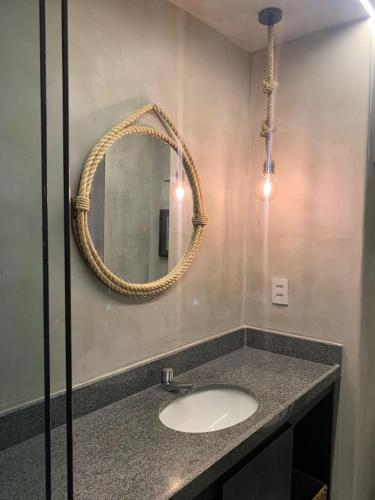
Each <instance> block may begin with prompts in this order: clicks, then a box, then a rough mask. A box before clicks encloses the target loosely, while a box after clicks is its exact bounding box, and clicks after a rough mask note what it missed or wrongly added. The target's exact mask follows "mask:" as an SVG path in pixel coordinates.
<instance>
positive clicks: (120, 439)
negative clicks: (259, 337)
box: [0, 347, 340, 500]
mask: <svg viewBox="0 0 375 500" xmlns="http://www.w3.org/2000/svg"><path fill="white" fill-rule="evenodd" d="M339 377H340V367H339V366H338V365H334V366H328V365H324V364H320V363H314V362H311V361H306V360H303V359H298V358H293V357H289V356H284V355H280V354H274V353H270V352H267V351H262V350H258V349H253V348H250V347H243V348H241V349H238V350H236V351H233V352H231V353H230V354H227V355H225V356H222V357H219V358H217V359H215V360H213V361H210V362H209V363H206V364H204V365H202V366H199V367H197V368H195V369H193V370H190V371H188V372H186V373H184V374H183V375H180V376H178V377H176V380H179V381H189V382H192V383H193V384H194V386H195V387H196V388H199V387H203V386H207V385H211V384H214V385H217V384H219V385H220V384H224V385H230V386H238V387H241V388H243V389H244V390H246V391H249V392H251V393H253V394H254V395H255V397H256V398H257V400H258V401H259V408H258V410H257V411H256V412H255V414H254V415H252V416H251V417H250V418H248V419H247V420H245V421H244V422H241V423H239V424H237V425H235V426H233V427H230V428H228V429H223V430H220V431H215V432H211V433H204V434H189V433H182V432H177V431H174V430H171V429H169V428H167V427H165V426H164V425H163V424H162V423H161V422H160V420H159V418H158V415H159V412H160V410H161V409H162V408H164V407H165V406H166V405H167V404H168V403H169V402H170V401H172V400H173V399H174V398H176V397H178V396H176V395H174V394H172V393H168V392H166V391H165V390H163V389H162V388H161V386H160V385H158V386H153V387H151V388H149V389H146V390H144V391H142V392H139V393H137V394H135V395H133V396H130V397H128V398H126V399H123V400H121V401H118V402H116V403H114V404H111V405H109V406H106V407H104V408H102V409H100V410H97V411H95V412H93V413H90V414H89V415H85V416H83V417H81V418H78V419H76V420H75V421H74V424H73V425H74V476H75V477H74V497H75V498H76V499H90V500H95V499H127V500H138V499H139V500H141V499H142V500H147V499H150V500H151V499H152V500H162V499H168V498H172V497H173V498H188V499H191V498H193V497H194V495H196V494H198V493H199V492H200V491H202V490H203V489H204V487H206V486H207V485H209V484H210V483H211V482H213V481H214V480H215V479H216V478H218V477H219V476H220V475H221V474H222V473H223V472H225V471H226V470H228V469H229V468H230V467H231V466H232V465H234V464H235V463H236V462H237V461H238V460H240V459H241V458H243V456H245V455H246V454H247V453H248V452H249V451H251V449H253V448H254V447H255V446H256V445H257V444H259V443H260V442H261V441H262V440H263V439H264V438H265V437H267V436H268V435H270V434H271V433H272V431H273V430H274V429H276V428H277V427H278V426H279V425H281V424H282V423H283V422H285V421H286V420H287V419H288V418H289V417H290V416H291V415H292V414H294V413H295V412H297V411H299V410H301V409H302V408H303V407H304V406H305V405H306V404H307V403H309V402H310V401H311V400H312V399H313V398H314V397H315V396H317V395H318V394H319V393H320V392H322V391H323V390H324V389H325V388H327V387H328V386H329V385H330V384H332V383H333V382H334V381H335V380H337V379H338V378H339ZM41 439H42V438H41V437H40V436H39V437H37V438H33V439H31V440H28V441H29V443H28V442H27V441H26V442H24V443H21V444H20V445H16V446H13V447H11V448H9V449H7V450H4V452H2V453H1V454H0V470H2V473H1V476H2V477H1V481H2V484H4V488H2V492H1V493H0V497H1V498H14V499H16V498H24V497H22V496H21V495H22V492H17V486H16V484H15V482H17V481H16V475H17V470H18V473H21V472H22V471H23V472H24V473H25V474H26V473H27V474H29V477H28V481H27V482H28V483H29V485H28V488H29V489H28V492H29V496H28V497H27V498H34V496H32V495H33V493H32V492H33V484H32V475H33V474H37V473H38V464H37V463H35V459H34V461H33V451H32V450H33V449H36V447H37V446H39V447H40V443H41ZM63 439H64V429H63V428H58V429H55V430H54V431H53V441H54V444H55V450H58V449H59V448H60V445H61V443H63ZM30 442H31V443H30ZM27 443H28V444H27ZM59 443H60V445H59ZM27 446H28V447H27ZM62 448H63V446H61V449H62ZM25 450H27V456H25ZM35 453H36V452H35V450H34V454H35ZM21 459H22V460H23V461H24V463H23V465H22V467H20V464H19V460H21ZM17 462H18V463H17ZM41 466H42V465H41ZM12 468H13V469H14V470H13V469H12ZM54 472H55V474H54V477H55V482H54V495H53V497H54V498H58V499H60V498H61V499H62V498H65V496H64V486H65V484H64V481H63V478H64V456H63V454H62V453H58V452H55V454H54ZM20 484H21V482H20ZM34 487H35V485H34ZM30 493H31V496H30ZM3 494H4V497H3V496H2V495H3ZM7 494H10V496H6V495H7ZM35 498H37V497H35Z"/></svg>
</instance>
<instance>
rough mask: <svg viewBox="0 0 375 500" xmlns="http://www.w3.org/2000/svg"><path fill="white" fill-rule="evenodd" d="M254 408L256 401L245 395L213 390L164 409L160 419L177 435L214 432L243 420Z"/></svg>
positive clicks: (180, 399)
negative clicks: (177, 433)
mask: <svg viewBox="0 0 375 500" xmlns="http://www.w3.org/2000/svg"><path fill="white" fill-rule="evenodd" d="M257 408H258V402H257V400H256V399H255V398H253V397H252V396H250V394H247V393H246V392H243V391H241V390H237V389H229V388H213V389H205V390H201V391H198V392H193V393H191V394H188V395H186V396H183V397H181V398H179V399H176V400H175V401H173V402H172V403H170V404H169V405H168V406H167V407H166V408H164V410H163V411H162V412H161V413H160V415H159V418H160V420H161V422H162V423H163V424H164V425H166V426H167V427H169V428H170V429H174V430H176V431H181V432H213V431H218V430H220V429H225V428H227V427H231V426H232V425H235V424H238V423H240V422H242V421H243V420H246V419H247V418H248V417H250V416H251V415H253V414H254V413H255V412H256V410H257Z"/></svg>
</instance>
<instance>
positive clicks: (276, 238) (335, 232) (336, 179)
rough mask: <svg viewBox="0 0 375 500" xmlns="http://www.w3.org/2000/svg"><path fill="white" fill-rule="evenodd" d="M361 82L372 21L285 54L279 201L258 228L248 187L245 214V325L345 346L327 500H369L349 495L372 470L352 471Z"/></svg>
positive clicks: (258, 63)
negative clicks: (284, 289)
mask: <svg viewBox="0 0 375 500" xmlns="http://www.w3.org/2000/svg"><path fill="white" fill-rule="evenodd" d="M348 48H350V50H349V49H348ZM264 60H265V58H264V53H257V54H254V55H253V57H252V61H251V103H250V113H251V124H252V127H253V131H252V137H251V152H250V158H251V164H250V169H249V185H250V186H255V184H256V181H257V178H259V176H260V173H261V165H262V162H263V159H264V146H263V142H262V140H261V138H260V137H259V135H258V134H259V127H258V124H260V123H261V120H262V119H263V115H264V102H263V99H262V97H261V89H260V81H261V79H262V77H263V75H264V71H265V68H264ZM369 76H370V27H369V23H368V22H363V23H359V24H355V25H351V26H346V27H343V28H341V29H337V30H331V31H327V32H322V33H317V34H315V35H312V36H309V37H306V38H303V39H299V40H296V41H293V42H290V43H286V44H284V45H283V46H282V47H281V49H280V53H279V72H278V79H279V82H280V89H279V91H278V93H277V108H276V109H277V113H276V120H277V127H278V129H277V134H276V136H275V154H274V157H275V161H276V165H277V167H278V168H277V172H278V177H279V194H278V197H277V198H276V199H275V200H274V201H272V203H271V205H270V211H269V214H266V213H264V212H263V207H262V206H260V207H258V212H259V217H260V220H261V227H259V226H258V221H257V217H256V207H255V206H256V202H255V198H254V189H252V190H251V192H250V205H249V209H248V212H249V226H248V227H249V232H248V244H247V262H248V266H247V293H246V321H247V323H248V324H250V325H253V326H257V327H261V328H270V329H275V330H282V331H285V332H291V333H294V334H297V335H304V336H311V337H314V338H319V339H324V340H329V341H333V342H339V343H342V344H344V347H345V351H344V373H343V382H342V393H341V411H340V419H339V428H338V434H337V446H336V454H335V485H336V487H335V492H334V498H335V499H340V500H346V499H354V498H355V499H358V500H369V499H370V496H369V489H368V484H367V485H366V486H365V487H364V489H363V490H362V493H361V495H357V494H356V493H355V492H356V491H357V490H356V488H357V487H358V488H361V487H360V486H359V485H360V484H361V482H363V480H364V477H365V475H366V476H367V480H369V470H368V469H367V470H366V472H365V469H363V468H362V467H360V466H359V465H360V455H361V453H362V451H361V450H360V449H358V441H357V439H358V435H359V428H360V422H361V419H362V416H363V412H362V410H361V409H360V408H361V407H360V406H359V403H360V401H361V398H360V390H359V387H360V381H361V380H362V379H364V378H366V376H365V375H364V374H363V376H362V378H361V372H362V370H361V363H360V358H361V357H362V356H363V355H364V352H362V351H361V349H363V346H362V345H361V343H360V332H361V314H362V313H361V306H362V304H361V287H362V283H361V278H362V276H361V266H362V250H363V248H362V247H363V235H364V233H363V218H364V202H365V180H366V158H367V137H368V114H369V112H368V104H369V82H370V78H369ZM372 259H373V256H372ZM371 262H372V261H371ZM367 265H368V266H371V264H370V260H369V261H368V264H367ZM372 270H373V268H372ZM273 276H278V277H287V278H289V287H290V290H289V295H290V296H289V299H290V303H289V306H288V307H285V306H276V305H272V303H271V279H272V277H273ZM373 296H374V295H373ZM368 340H369V338H368ZM372 415H373V414H372ZM371 423H372V424H373V421H372V422H371ZM369 425H370V422H367V429H368V427H369ZM356 452H357V455H358V457H356ZM364 457H366V459H367V460H368V454H367V455H366V454H363V458H364ZM367 467H370V464H369V463H368V464H367ZM356 485H358V486H356ZM358 491H359V490H358ZM365 492H366V493H365Z"/></svg>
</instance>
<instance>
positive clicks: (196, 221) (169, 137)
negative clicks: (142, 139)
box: [73, 104, 207, 297]
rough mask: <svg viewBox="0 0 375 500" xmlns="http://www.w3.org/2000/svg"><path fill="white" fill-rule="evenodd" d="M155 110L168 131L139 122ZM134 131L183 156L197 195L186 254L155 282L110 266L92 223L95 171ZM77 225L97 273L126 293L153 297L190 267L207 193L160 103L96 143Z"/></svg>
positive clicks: (88, 164) (80, 195)
mask: <svg viewBox="0 0 375 500" xmlns="http://www.w3.org/2000/svg"><path fill="white" fill-rule="evenodd" d="M149 112H153V113H155V115H156V116H157V117H158V119H159V120H160V122H161V124H162V125H163V127H164V128H165V130H166V131H167V133H165V132H163V131H161V130H158V129H156V128H153V127H150V126H146V125H135V122H136V121H137V120H138V119H139V118H141V117H142V116H143V115H145V114H147V113H149ZM131 134H142V135H151V136H153V137H155V138H157V139H159V140H161V141H163V142H165V143H166V144H168V145H169V146H170V147H172V148H173V149H174V150H175V151H176V152H177V153H178V154H179V155H180V156H181V158H182V163H183V166H184V169H185V172H186V176H187V178H188V181H189V184H190V187H191V190H192V195H193V217H192V227H193V230H192V235H191V239H190V242H189V245H188V248H187V249H186V251H185V253H184V254H183V256H182V257H181V259H180V261H179V262H178V263H177V265H176V266H175V267H174V268H173V269H171V270H170V271H169V272H168V274H167V275H165V276H163V277H162V278H160V279H158V280H156V281H153V282H151V283H129V282H127V281H125V280H123V279H121V278H119V277H118V276H116V275H115V274H114V273H112V271H111V270H110V269H108V268H107V267H106V265H105V264H104V262H103V260H102V259H101V257H100V256H99V254H98V253H97V251H96V249H95V246H94V244H93V241H92V238H91V234H90V230H89V225H88V213H89V211H90V195H91V188H92V183H93V179H94V175H95V172H96V170H97V168H98V167H99V165H100V162H101V161H102V159H103V157H104V155H105V153H106V152H107V151H108V150H109V149H110V147H111V146H112V145H113V144H114V143H115V142H116V141H117V140H118V139H120V138H121V137H124V136H127V135H131ZM74 209H75V210H74V213H73V228H74V233H75V235H76V238H77V241H78V245H79V248H80V250H81V253H82V255H83V256H84V258H85V259H86V261H87V262H88V264H89V266H90V267H91V269H92V270H93V271H94V273H95V274H96V276H97V277H98V278H99V279H100V280H101V281H103V282H104V283H105V284H106V285H108V286H109V287H110V288H111V289H113V290H115V291H116V292H118V293H121V294H124V295H132V296H142V297H146V296H150V295H151V296H152V295H157V294H159V293H161V292H163V291H164V290H166V289H168V288H169V287H170V286H172V285H173V284H174V283H175V282H176V281H177V280H179V279H180V278H181V277H182V275H183V274H184V273H185V272H186V270H187V269H188V267H189V266H190V264H191V262H192V260H193V258H194V257H195V255H196V253H197V251H198V247H199V245H200V242H201V240H202V235H203V230H204V226H205V225H206V224H207V216H206V214H205V209H204V202H203V195H202V190H201V185H200V181H199V177H198V172H197V169H196V166H195V163H194V160H193V158H192V155H191V153H190V151H189V149H188V147H187V145H186V144H185V142H184V140H183V139H182V137H181V136H180V134H179V132H178V131H177V128H176V126H175V125H174V123H173V122H172V120H171V119H170V118H169V117H168V116H167V115H166V113H165V112H164V111H163V110H162V109H161V108H160V107H159V106H158V105H156V104H148V105H146V106H144V107H143V108H141V109H139V110H138V111H136V112H135V113H134V114H133V115H131V116H130V117H129V118H127V119H126V120H124V121H122V122H120V123H118V124H117V125H115V126H114V127H113V128H112V129H111V130H109V132H107V133H106V134H105V135H104V136H103V137H102V138H101V139H100V141H99V142H98V143H97V144H96V145H95V146H94V148H93V149H92V151H91V153H90V154H89V156H88V158H87V160H86V163H85V165H84V167H83V170H82V174H81V180H80V185H79V190H78V194H77V197H76V199H75V203H74Z"/></svg>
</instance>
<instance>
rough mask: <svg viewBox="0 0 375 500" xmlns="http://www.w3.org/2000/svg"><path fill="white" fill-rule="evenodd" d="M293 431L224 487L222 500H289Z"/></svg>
mask: <svg viewBox="0 0 375 500" xmlns="http://www.w3.org/2000/svg"><path fill="white" fill-rule="evenodd" d="M292 455H293V428H290V429H288V430H287V431H285V432H284V433H283V434H282V435H281V436H279V437H278V438H276V439H275V440H274V441H273V442H272V443H271V444H270V445H269V446H267V448H265V449H264V450H263V451H261V452H260V453H259V455H257V456H256V457H255V458H253V459H252V460H251V461H250V462H249V463H248V464H247V465H245V467H243V469H241V470H240V471H239V472H237V474H235V475H234V476H233V477H232V478H231V479H229V480H228V481H227V482H226V483H224V485H223V500H290V495H291V478H292Z"/></svg>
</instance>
